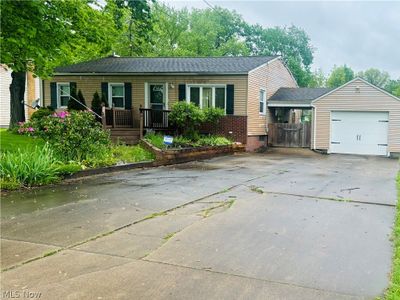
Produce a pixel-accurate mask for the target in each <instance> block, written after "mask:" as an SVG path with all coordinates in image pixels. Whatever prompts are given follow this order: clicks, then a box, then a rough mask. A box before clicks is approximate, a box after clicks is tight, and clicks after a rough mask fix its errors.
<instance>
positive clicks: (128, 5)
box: [104, 0, 154, 56]
mask: <svg viewBox="0 0 400 300" xmlns="http://www.w3.org/2000/svg"><path fill="white" fill-rule="evenodd" d="M153 2H154V0H107V4H106V6H105V9H104V10H105V11H106V12H109V13H111V14H112V16H113V19H114V22H113V23H114V24H115V28H116V30H117V31H118V32H119V35H118V40H117V41H116V43H115V44H114V50H116V51H117V52H118V53H119V54H121V55H129V56H133V55H146V54H147V53H148V51H149V40H150V32H151V31H152V26H153V23H152V15H151V6H152V3H153Z"/></svg>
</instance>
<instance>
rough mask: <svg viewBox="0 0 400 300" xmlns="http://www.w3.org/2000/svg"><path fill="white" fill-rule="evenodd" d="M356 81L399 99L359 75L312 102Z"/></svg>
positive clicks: (397, 98) (399, 99)
mask: <svg viewBox="0 0 400 300" xmlns="http://www.w3.org/2000/svg"><path fill="white" fill-rule="evenodd" d="M356 81H361V83H363V84H366V85H368V86H370V87H372V88H374V89H376V90H378V91H380V92H381V93H383V94H386V95H387V96H390V97H392V98H394V99H395V100H398V101H400V98H399V97H396V96H395V95H393V94H391V93H389V92H387V91H385V90H383V89H381V88H380V87H378V86H376V85H374V84H372V83H370V82H368V81H366V80H365V79H363V78H361V77H356V78H354V79H353V80H350V81H349V82H346V83H345V84H343V85H341V86H339V87H337V88H335V89H333V90H332V91H330V92H328V93H326V94H324V95H321V96H320V97H318V98H317V99H315V100H313V101H312V104H314V103H315V102H317V101H319V100H322V99H324V98H325V97H327V96H329V95H331V94H333V93H335V92H336V91H339V90H341V89H343V88H345V87H347V86H348V85H350V84H352V83H354V82H356Z"/></svg>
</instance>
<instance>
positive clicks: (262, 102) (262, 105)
mask: <svg viewBox="0 0 400 300" xmlns="http://www.w3.org/2000/svg"><path fill="white" fill-rule="evenodd" d="M266 96H267V95H266V93H265V90H263V89H261V90H260V114H263V115H264V114H265V113H266V111H267V107H266V106H267V103H266V102H267V97H266Z"/></svg>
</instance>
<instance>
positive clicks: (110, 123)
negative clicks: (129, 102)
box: [101, 106, 134, 128]
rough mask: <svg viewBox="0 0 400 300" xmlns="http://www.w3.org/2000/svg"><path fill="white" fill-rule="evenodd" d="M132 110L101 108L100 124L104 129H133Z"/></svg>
mask: <svg viewBox="0 0 400 300" xmlns="http://www.w3.org/2000/svg"><path fill="white" fill-rule="evenodd" d="M133 115H134V112H133V109H115V108H108V107H105V106H103V109H102V113H101V116H102V123H103V127H104V128H133V127H134V126H133V125H134V116H133Z"/></svg>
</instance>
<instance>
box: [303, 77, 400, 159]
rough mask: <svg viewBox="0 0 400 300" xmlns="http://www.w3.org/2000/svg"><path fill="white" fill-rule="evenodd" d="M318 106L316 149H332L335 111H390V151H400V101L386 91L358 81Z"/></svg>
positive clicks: (341, 89) (325, 99)
mask: <svg viewBox="0 0 400 300" xmlns="http://www.w3.org/2000/svg"><path fill="white" fill-rule="evenodd" d="M356 88H359V89H360V90H359V92H356ZM314 106H315V108H316V110H317V112H316V120H315V121H316V131H315V137H316V143H315V149H321V150H328V149H329V144H330V124H331V121H330V120H331V117H330V113H331V111H384V112H389V133H388V135H389V136H388V142H389V144H388V151H389V152H400V101H399V100H397V99H395V98H393V97H391V96H390V95H388V94H386V93H384V92H383V91H380V90H379V89H377V88H375V87H373V86H371V85H369V84H366V83H365V82H364V81H362V80H355V81H353V82H352V83H350V84H348V85H346V86H344V87H342V88H340V89H338V90H336V91H334V92H333V93H331V94H329V95H327V96H325V97H323V98H321V99H320V100H317V101H315V102H314ZM311 145H312V146H313V145H314V142H313V141H312V144H311Z"/></svg>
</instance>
